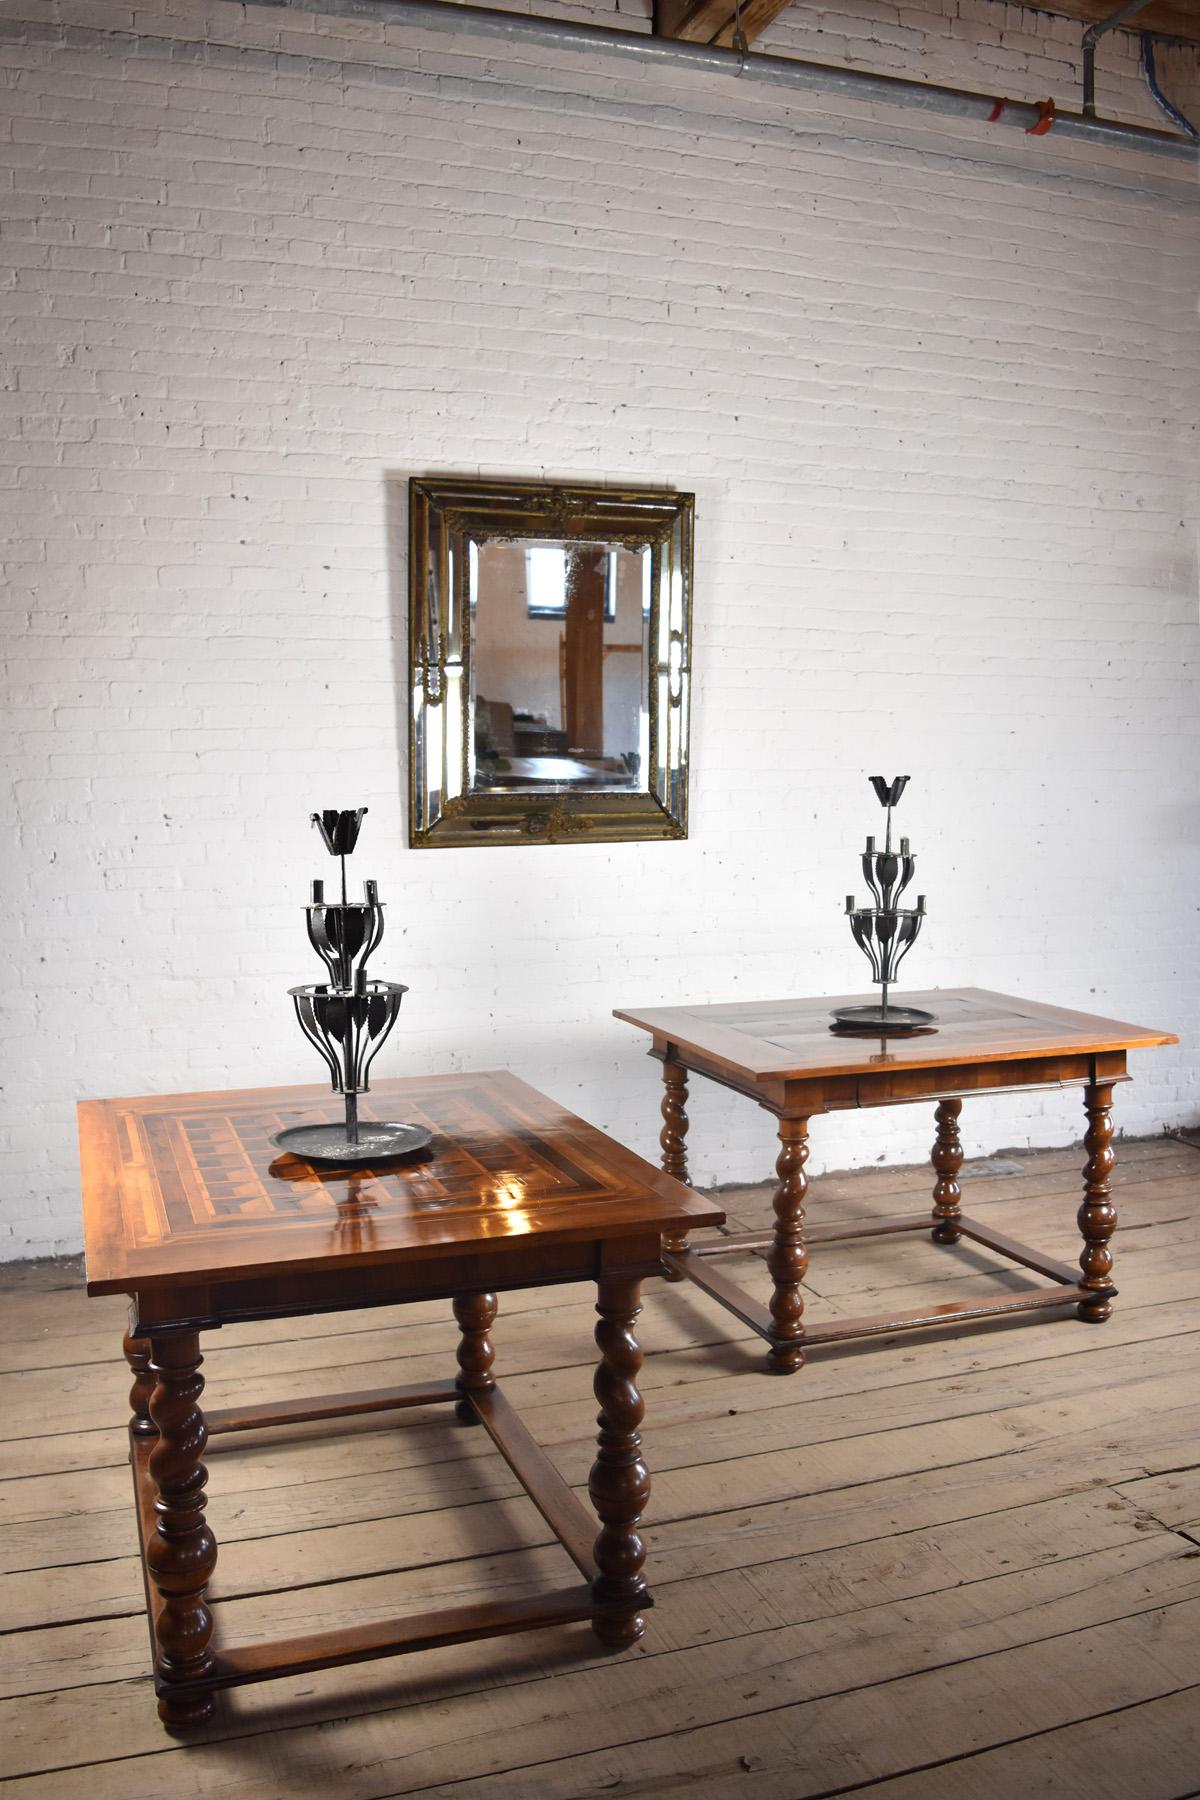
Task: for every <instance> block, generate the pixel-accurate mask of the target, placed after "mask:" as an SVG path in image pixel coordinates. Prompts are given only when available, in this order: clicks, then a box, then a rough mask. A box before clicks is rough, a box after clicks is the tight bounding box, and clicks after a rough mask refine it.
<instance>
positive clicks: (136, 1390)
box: [123, 1331, 158, 1437]
mask: <svg viewBox="0 0 1200 1800" xmlns="http://www.w3.org/2000/svg"><path fill="white" fill-rule="evenodd" d="M123 1348H124V1351H125V1361H126V1362H127V1363H128V1364H129V1367H130V1369H131V1370H132V1372H133V1386H132V1387H131V1388H130V1390H129V1411H130V1420H129V1429H130V1431H132V1432H133V1433H134V1435H135V1436H136V1437H157V1435H158V1427H157V1426H156V1425H155V1423H154V1420H153V1419H152V1418H151V1417H150V1396H151V1395H152V1394H153V1392H154V1377H153V1375H152V1374H151V1373H150V1340H149V1338H143V1337H134V1336H133V1335H132V1334H131V1333H130V1332H128V1331H127V1332H126V1333H125V1343H124V1346H123Z"/></svg>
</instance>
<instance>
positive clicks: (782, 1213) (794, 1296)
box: [767, 1119, 808, 1375]
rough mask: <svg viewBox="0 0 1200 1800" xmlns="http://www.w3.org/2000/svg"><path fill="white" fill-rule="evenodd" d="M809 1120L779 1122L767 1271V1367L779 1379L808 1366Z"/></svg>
mask: <svg viewBox="0 0 1200 1800" xmlns="http://www.w3.org/2000/svg"><path fill="white" fill-rule="evenodd" d="M807 1161H808V1120H807V1119H780V1121H779V1156H778V1158H777V1160H776V1163H775V1173H776V1176H777V1177H778V1180H779V1186H778V1187H777V1188H776V1190H775V1198H774V1201H773V1210H774V1213H775V1236H774V1241H773V1243H772V1245H771V1254H770V1256H769V1257H768V1258H767V1268H768V1269H769V1270H770V1272H771V1280H772V1281H773V1282H774V1284H775V1285H774V1287H773V1289H772V1292H771V1348H770V1351H769V1352H768V1355H767V1366H768V1368H769V1369H770V1370H771V1371H772V1373H774V1374H776V1375H790V1374H792V1373H794V1371H795V1370H796V1369H798V1368H800V1367H801V1365H802V1364H803V1362H804V1347H803V1342H802V1340H803V1337H804V1295H803V1292H802V1291H801V1286H800V1284H801V1282H802V1281H803V1280H804V1277H805V1274H806V1273H807V1270H808V1247H807V1245H806V1244H805V1242H804V1197H805V1195H806V1194H807V1193H808V1177H807V1176H806V1175H805V1173H804V1165H805V1163H806V1162H807Z"/></svg>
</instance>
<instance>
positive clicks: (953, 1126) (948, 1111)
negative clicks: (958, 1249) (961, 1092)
mask: <svg viewBox="0 0 1200 1800" xmlns="http://www.w3.org/2000/svg"><path fill="white" fill-rule="evenodd" d="M961 1111H962V1101H961V1100H939V1101H938V1106H937V1113H936V1114H935V1117H936V1119H937V1135H936V1137H935V1138H934V1143H933V1150H932V1153H931V1155H930V1161H931V1162H932V1164H933V1166H934V1169H935V1170H936V1171H937V1180H936V1181H935V1182H934V1184H933V1241H934V1243H935V1244H957V1242H958V1240H959V1238H960V1237H961V1236H962V1231H961V1229H960V1227H959V1220H960V1218H961V1217H962V1189H961V1188H960V1187H959V1185H958V1179H957V1178H958V1171H959V1170H960V1169H961V1168H962V1165H963V1152H962V1139H961V1138H960V1137H959V1135H958V1115H959V1113H961Z"/></svg>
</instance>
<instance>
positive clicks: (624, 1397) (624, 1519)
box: [588, 1275, 650, 1650]
mask: <svg viewBox="0 0 1200 1800" xmlns="http://www.w3.org/2000/svg"><path fill="white" fill-rule="evenodd" d="M640 1288H641V1284H640V1282H639V1281H638V1280H637V1279H636V1278H633V1279H631V1278H629V1277H626V1276H620V1275H602V1276H601V1277H600V1279H599V1282H598V1284H597V1290H598V1291H597V1295H596V1311H597V1312H598V1313H599V1315H600V1317H599V1322H598V1323H597V1326H596V1344H597V1347H598V1348H599V1351H600V1363H599V1366H598V1367H597V1369H596V1377H595V1381H594V1383H593V1387H594V1391H595V1395H596V1399H597V1400H598V1401H599V1403H600V1414H599V1417H598V1419H597V1421H596V1423H597V1425H598V1426H599V1428H600V1429H599V1435H598V1441H597V1450H596V1460H595V1462H594V1463H593V1464H592V1472H591V1474H590V1476H589V1477H588V1493H589V1494H590V1495H591V1497H592V1505H593V1506H594V1507H595V1509H596V1512H597V1513H598V1515H599V1517H600V1521H601V1529H600V1535H599V1537H598V1538H597V1539H596V1545H595V1558H596V1566H597V1568H598V1569H599V1571H600V1573H599V1574H598V1575H597V1576H596V1579H595V1580H594V1581H593V1583H592V1598H593V1600H594V1601H595V1604H596V1606H597V1607H598V1608H601V1609H603V1610H601V1611H598V1612H597V1614H596V1615H595V1616H594V1617H593V1619H592V1630H593V1631H594V1632H595V1634H596V1636H597V1637H598V1638H599V1639H600V1642H601V1643H602V1644H607V1645H608V1646H609V1648H610V1649H613V1650H623V1649H625V1648H626V1647H627V1646H628V1645H630V1644H632V1643H634V1642H636V1640H637V1639H638V1638H640V1637H641V1635H642V1632H643V1631H644V1630H645V1628H646V1627H645V1621H644V1620H643V1619H642V1618H641V1616H640V1614H639V1613H638V1610H637V1609H638V1606H639V1605H640V1604H641V1602H642V1600H643V1598H644V1597H645V1594H646V1583H645V1581H644V1580H643V1578H642V1564H643V1563H644V1562H645V1560H646V1546H645V1544H644V1543H643V1542H642V1539H641V1536H640V1534H639V1532H638V1525H639V1523H640V1521H641V1517H642V1513H643V1512H644V1510H645V1506H646V1501H647V1500H648V1499H649V1497H650V1476H649V1474H648V1473H647V1470H646V1465H645V1463H644V1462H643V1461H642V1440H641V1438H640V1436H639V1435H638V1426H639V1425H640V1424H641V1422H642V1415H643V1413H644V1411H645V1408H644V1407H643V1405H642V1396H641V1394H640V1393H639V1392H638V1387H637V1377H638V1372H639V1370H640V1369H641V1366H642V1352H641V1349H640V1347H639V1345H638V1341H637V1338H636V1337H635V1336H634V1334H633V1328H634V1325H635V1323H636V1321H637V1316H638V1314H639V1313H640V1311H641V1310H642V1309H641V1300H640ZM617 1609H620V1610H617Z"/></svg>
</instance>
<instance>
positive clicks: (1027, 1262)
mask: <svg viewBox="0 0 1200 1800" xmlns="http://www.w3.org/2000/svg"><path fill="white" fill-rule="evenodd" d="M959 1230H960V1231H961V1232H962V1234H963V1236H964V1237H965V1238H970V1239H971V1240H972V1242H973V1243H976V1244H982V1245H983V1246H984V1248H985V1249H987V1250H994V1251H995V1252H996V1254H997V1256H1007V1257H1008V1258H1009V1259H1010V1261H1012V1262H1016V1263H1021V1264H1022V1265H1023V1267H1025V1268H1026V1269H1033V1270H1034V1272H1035V1273H1036V1274H1038V1275H1046V1276H1048V1277H1049V1278H1050V1280H1051V1281H1061V1282H1063V1283H1064V1285H1065V1286H1067V1287H1075V1286H1076V1285H1077V1284H1078V1282H1079V1270H1078V1269H1077V1268H1075V1269H1072V1268H1070V1267H1068V1265H1067V1264H1066V1263H1060V1262H1056V1261H1055V1259H1054V1258H1053V1257H1052V1256H1045V1255H1043V1253H1042V1252H1041V1251H1040V1250H1033V1249H1031V1248H1030V1246H1029V1245H1028V1244H1019V1243H1018V1242H1017V1240H1016V1239H1015V1238H1010V1237H1005V1236H1004V1233H1003V1232H1001V1231H993V1230H992V1228H991V1226H990V1225H977V1224H976V1223H975V1221H974V1219H968V1218H965V1217H964V1218H961V1219H960V1220H959ZM1091 1291H1092V1292H1093V1293H1095V1292H1096V1291H1097V1290H1095V1289H1092V1290H1091ZM1106 1291H1107V1292H1108V1293H1109V1294H1110V1295H1115V1293H1116V1291H1117V1290H1116V1288H1109V1289H1107V1290H1106Z"/></svg>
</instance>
